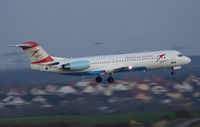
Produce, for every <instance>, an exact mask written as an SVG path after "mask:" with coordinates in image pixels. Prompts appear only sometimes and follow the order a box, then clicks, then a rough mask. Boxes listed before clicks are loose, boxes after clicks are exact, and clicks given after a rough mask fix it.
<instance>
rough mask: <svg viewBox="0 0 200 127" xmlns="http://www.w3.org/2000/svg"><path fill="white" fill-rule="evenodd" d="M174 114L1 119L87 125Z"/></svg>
mask: <svg viewBox="0 0 200 127" xmlns="http://www.w3.org/2000/svg"><path fill="white" fill-rule="evenodd" d="M175 116H176V114H175V113H173V112H162V113H137V114H116V115H69V116H40V117H25V118H10V119H0V124H1V125H2V124H10V123H38V124H39V123H45V122H53V121H67V122H82V123H87V124H100V123H123V122H130V121H131V120H136V121H138V122H156V121H159V120H161V119H162V118H163V117H168V118H174V117H175Z"/></svg>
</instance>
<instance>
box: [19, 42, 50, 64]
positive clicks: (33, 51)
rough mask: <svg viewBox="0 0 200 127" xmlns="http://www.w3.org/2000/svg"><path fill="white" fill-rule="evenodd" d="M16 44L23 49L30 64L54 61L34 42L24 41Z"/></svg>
mask: <svg viewBox="0 0 200 127" xmlns="http://www.w3.org/2000/svg"><path fill="white" fill-rule="evenodd" d="M16 46H17V47H21V48H22V49H23V50H24V52H25V53H26V55H27V56H28V57H29V59H30V60H31V62H32V64H37V63H45V62H51V61H54V60H53V59H52V57H51V56H49V55H48V54H47V53H46V52H45V51H44V50H43V48H42V47H40V45H39V44H38V43H36V42H25V43H22V44H19V45H16Z"/></svg>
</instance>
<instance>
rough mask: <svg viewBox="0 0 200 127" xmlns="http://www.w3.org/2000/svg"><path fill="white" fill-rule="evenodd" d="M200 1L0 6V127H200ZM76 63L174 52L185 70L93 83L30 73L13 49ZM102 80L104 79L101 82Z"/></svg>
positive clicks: (41, 1)
mask: <svg viewBox="0 0 200 127" xmlns="http://www.w3.org/2000/svg"><path fill="white" fill-rule="evenodd" d="M199 4H200V1H198V0H193V1H187V0H164V1H157V0H151V1H149V0H134V1H131V0H123V1H121V0H109V1H107V0H101V1H96V0H84V1H81V0H77V1H73V0H67V1H66V0H57V1H54V0H34V1H33V0H29V1H27V0H18V1H15V0H9V1H8V0H1V1H0V46H1V47H0V61H1V62H0V118H1V119H0V126H4V127H5V126H9V127H10V126H19V127H21V126H49V127H50V126H54V127H55V126H56V127H57V126H59V127H60V126H69V127H88V126H89V127H93V126H95V127H101V126H103V127H107V126H108V127H110V126H113V127H117V126H119V127H126V126H127V127H133V126H140V127H151V126H155V127H164V126H166V127H168V126H180V127H187V126H194V127H197V126H200V117H199V116H200V107H199V104H200V73H199V72H200V66H199V64H200V56H199V54H200V50H199V46H200V43H199V41H200V37H199V29H200V25H199V22H200V15H199V12H200V8H199ZM27 41H35V42H38V43H39V44H40V45H41V46H42V47H43V48H44V49H45V50H46V51H47V52H48V53H49V54H50V55H53V56H60V57H81V56H94V55H108V54H119V53H130V52H139V51H154V50H167V49H175V50H179V51H181V52H182V53H183V54H184V55H187V56H190V57H191V59H192V63H191V64H189V65H187V66H185V67H183V68H182V70H178V71H177V75H176V76H174V77H171V76H170V70H154V71H147V72H145V73H144V72H126V73H116V74H114V76H115V77H116V79H117V80H116V82H115V83H114V84H108V83H107V82H103V83H101V84H96V83H95V81H94V78H95V77H94V76H79V77H73V76H65V75H57V74H51V73H45V72H38V71H33V70H31V69H30V68H29V64H30V62H29V60H28V58H27V56H26V55H25V54H24V53H23V52H22V51H21V49H18V48H10V47H9V48H8V47H4V46H5V45H15V44H19V43H22V42H27ZM104 78H105V77H104Z"/></svg>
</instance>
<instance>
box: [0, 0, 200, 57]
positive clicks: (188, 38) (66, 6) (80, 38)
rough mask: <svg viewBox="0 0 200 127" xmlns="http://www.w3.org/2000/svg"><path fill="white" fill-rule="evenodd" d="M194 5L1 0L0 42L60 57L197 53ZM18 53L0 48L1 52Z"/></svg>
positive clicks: (179, 0)
mask: <svg viewBox="0 0 200 127" xmlns="http://www.w3.org/2000/svg"><path fill="white" fill-rule="evenodd" d="M199 5H200V1H199V0H98V1H97V0H0V44H2V45H3V44H16V43H20V42H26V41H36V42H38V43H39V44H40V45H41V46H42V47H43V48H44V49H45V50H47V52H48V53H49V54H50V55H55V56H63V57H71V56H72V57H78V56H88V55H101V54H114V53H129V52H137V51H150V50H162V49H172V48H173V47H184V54H186V55H199V54H200V50H199V47H200V25H199V23H200V14H199V13H200V7H199ZM96 42H102V44H101V45H95V43H96ZM17 51H21V50H19V49H13V48H1V49H0V54H3V53H5V52H6V53H8V52H17ZM0 58H1V59H4V58H5V57H2V56H0ZM25 58H26V57H25Z"/></svg>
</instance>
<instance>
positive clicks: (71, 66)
mask: <svg viewBox="0 0 200 127" xmlns="http://www.w3.org/2000/svg"><path fill="white" fill-rule="evenodd" d="M89 67H90V62H89V61H75V62H70V63H67V64H62V65H61V68H62V69H65V70H70V71H80V70H85V69H88V68H89Z"/></svg>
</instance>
